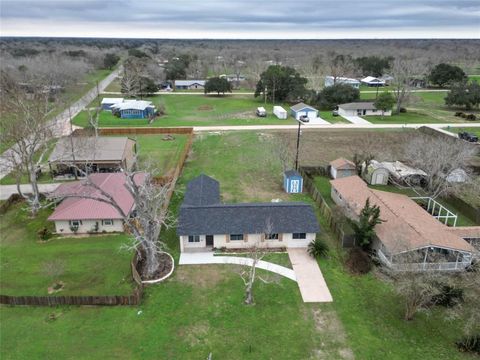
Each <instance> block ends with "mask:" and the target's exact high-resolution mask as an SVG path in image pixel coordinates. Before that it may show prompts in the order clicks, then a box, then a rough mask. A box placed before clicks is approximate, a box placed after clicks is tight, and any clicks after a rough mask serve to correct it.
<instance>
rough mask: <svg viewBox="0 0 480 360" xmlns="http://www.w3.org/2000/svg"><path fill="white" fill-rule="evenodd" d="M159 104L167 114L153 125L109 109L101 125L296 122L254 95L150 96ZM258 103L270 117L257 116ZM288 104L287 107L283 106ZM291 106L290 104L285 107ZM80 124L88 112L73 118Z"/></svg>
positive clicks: (101, 118)
mask: <svg viewBox="0 0 480 360" xmlns="http://www.w3.org/2000/svg"><path fill="white" fill-rule="evenodd" d="M148 99H149V100H151V101H153V102H154V104H155V105H157V107H158V106H159V105H160V104H163V105H164V106H165V110H166V115H164V116H161V117H160V118H157V119H156V120H155V121H154V122H153V123H152V124H148V120H143V119H119V118H117V117H115V116H113V115H112V114H111V113H110V112H107V111H102V112H101V114H100V126H102V127H112V126H163V127H168V126H211V125H265V124H294V123H295V121H294V120H293V118H289V119H287V120H279V119H277V117H276V116H274V115H273V114H272V108H273V105H271V104H267V105H265V104H264V103H263V102H262V101H260V100H258V99H255V98H254V97H253V96H228V95H226V96H213V95H210V96H200V95H199V96H193V95H192V96H190V95H163V96H162V95H159V96H155V97H151V98H148ZM258 106H264V107H265V108H266V109H267V112H268V116H267V117H265V118H258V117H256V116H255V110H256V108H257V107H258ZM284 107H285V106H284ZM285 108H286V109H288V106H287V107H285ZM73 123H74V124H75V125H78V126H87V124H88V119H87V113H86V112H85V111H82V112H81V113H80V114H79V115H77V116H76V117H75V118H74V119H73Z"/></svg>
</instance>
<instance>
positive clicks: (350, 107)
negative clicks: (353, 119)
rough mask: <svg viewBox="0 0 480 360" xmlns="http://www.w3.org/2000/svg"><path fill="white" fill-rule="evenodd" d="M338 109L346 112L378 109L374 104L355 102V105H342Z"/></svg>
mask: <svg viewBox="0 0 480 360" xmlns="http://www.w3.org/2000/svg"><path fill="white" fill-rule="evenodd" d="M338 107H339V108H342V109H345V110H357V109H365V110H375V109H376V107H375V105H374V104H373V102H353V103H346V104H340V105H338Z"/></svg>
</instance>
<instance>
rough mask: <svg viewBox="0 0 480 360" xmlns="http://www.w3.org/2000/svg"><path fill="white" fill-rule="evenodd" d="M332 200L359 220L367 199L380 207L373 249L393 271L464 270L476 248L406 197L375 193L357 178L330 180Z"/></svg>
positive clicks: (375, 191)
mask: <svg viewBox="0 0 480 360" xmlns="http://www.w3.org/2000/svg"><path fill="white" fill-rule="evenodd" d="M330 183H331V185H332V190H331V196H332V199H333V201H334V202H335V203H336V204H337V205H339V206H341V207H343V208H344V209H345V210H346V215H347V216H348V217H349V218H351V219H358V216H359V215H360V212H361V210H362V209H363V207H364V206H365V203H366V201H367V199H369V201H370V204H371V205H377V206H378V207H379V208H380V218H381V219H382V220H383V222H382V223H380V224H378V225H377V226H376V227H375V233H376V238H375V240H374V242H373V244H372V248H373V249H374V250H375V251H376V253H377V256H378V258H379V260H380V261H382V262H383V263H384V264H385V265H386V266H388V267H390V268H392V269H394V270H399V271H401V270H411V271H425V270H462V269H464V268H466V267H467V266H469V265H470V264H471V262H472V258H473V256H474V255H475V253H476V250H475V248H474V247H473V246H472V245H471V244H469V243H468V242H467V241H465V240H464V239H463V238H462V237H460V236H458V235H457V234H455V233H454V232H452V231H451V230H449V228H448V227H447V226H446V225H444V224H442V223H441V222H439V221H438V220H437V219H435V218H434V217H433V216H432V215H430V214H429V213H428V212H427V211H425V210H424V209H423V208H422V207H421V206H420V205H418V204H417V203H416V202H415V201H413V200H412V199H410V198H409V197H408V196H406V195H403V194H396V193H390V192H385V191H380V190H374V189H371V188H369V187H368V186H367V184H366V183H365V182H364V181H363V180H362V179H361V178H360V177H358V176H350V177H346V178H342V179H336V180H331V181H330Z"/></svg>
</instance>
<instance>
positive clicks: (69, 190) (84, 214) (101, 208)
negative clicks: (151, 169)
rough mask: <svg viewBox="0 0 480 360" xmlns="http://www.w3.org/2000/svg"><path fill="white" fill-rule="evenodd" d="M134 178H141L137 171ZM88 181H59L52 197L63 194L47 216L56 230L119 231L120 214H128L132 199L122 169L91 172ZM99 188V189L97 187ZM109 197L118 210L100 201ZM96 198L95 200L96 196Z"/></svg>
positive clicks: (122, 217) (121, 215)
mask: <svg viewBox="0 0 480 360" xmlns="http://www.w3.org/2000/svg"><path fill="white" fill-rule="evenodd" d="M137 176H138V178H136V179H135V181H136V182H137V181H141V182H143V179H144V177H143V176H142V175H141V174H139V175H137ZM89 180H90V181H91V182H92V183H93V184H95V185H91V184H89V183H88V182H87V181H86V180H80V181H74V182H70V183H65V184H62V185H60V186H59V187H58V188H57V189H56V190H55V191H54V192H53V193H51V194H50V197H52V198H60V199H61V198H64V199H63V200H62V202H61V203H60V204H59V205H58V206H57V207H56V209H55V211H54V212H53V213H52V215H50V217H49V218H48V220H49V221H53V222H54V223H55V229H56V232H57V233H59V234H72V233H78V234H82V233H89V232H123V231H124V227H123V223H124V221H123V219H124V216H129V215H130V214H131V212H132V211H133V208H134V199H133V196H132V195H131V193H130V192H129V191H128V189H127V187H126V186H125V185H126V175H125V174H124V173H95V174H91V175H90V176H89ZM99 189H101V190H99ZM102 191H103V192H104V193H106V194H108V195H110V196H111V197H112V198H113V201H114V202H115V203H116V204H117V205H118V206H119V207H120V208H121V210H122V213H123V214H122V213H120V212H119V211H118V210H117V208H115V206H113V205H111V204H109V203H107V202H106V201H102V199H104V200H107V197H106V196H105V195H104V194H103V193H102ZM97 199H98V200H97Z"/></svg>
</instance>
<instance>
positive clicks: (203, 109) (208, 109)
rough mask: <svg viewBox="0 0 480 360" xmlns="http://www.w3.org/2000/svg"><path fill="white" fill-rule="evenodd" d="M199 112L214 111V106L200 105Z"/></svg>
mask: <svg viewBox="0 0 480 360" xmlns="http://www.w3.org/2000/svg"><path fill="white" fill-rule="evenodd" d="M197 110H199V111H212V110H213V106H212V105H200V106H199V107H198V108H197Z"/></svg>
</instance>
